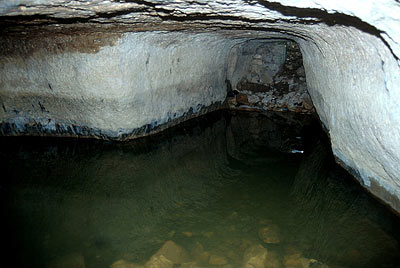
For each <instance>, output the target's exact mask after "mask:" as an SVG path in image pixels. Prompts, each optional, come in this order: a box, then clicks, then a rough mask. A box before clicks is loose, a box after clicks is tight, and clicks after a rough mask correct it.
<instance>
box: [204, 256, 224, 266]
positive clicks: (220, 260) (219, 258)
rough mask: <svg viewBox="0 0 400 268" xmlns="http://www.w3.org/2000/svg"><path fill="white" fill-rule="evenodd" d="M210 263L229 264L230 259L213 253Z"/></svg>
mask: <svg viewBox="0 0 400 268" xmlns="http://www.w3.org/2000/svg"><path fill="white" fill-rule="evenodd" d="M208 263H209V264H211V265H225V264H228V261H227V260H226V258H225V257H222V256H218V255H211V256H210V259H209V260H208Z"/></svg>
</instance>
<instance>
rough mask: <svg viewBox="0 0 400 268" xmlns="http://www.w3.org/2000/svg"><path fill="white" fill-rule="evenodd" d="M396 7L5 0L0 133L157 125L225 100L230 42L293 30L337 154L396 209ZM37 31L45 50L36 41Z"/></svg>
mask: <svg viewBox="0 0 400 268" xmlns="http://www.w3.org/2000/svg"><path fill="white" fill-rule="evenodd" d="M399 14H400V4H399V2H398V1H397V0H383V1H373V0H368V1H363V2H359V1H345V2H340V3H338V2H334V1H331V2H328V1H316V0H302V1H293V0H279V1H278V0H277V1H264V0H260V1H245V0H231V1H220V0H214V1H203V0H198V1H175V0H168V1H158V0H147V1H129V2H110V1H101V0H98V1H72V2H71V1H66V0H60V1H57V2H56V3H53V2H43V1H29V0H20V1H13V2H10V3H8V2H7V3H5V2H3V3H1V4H0V25H1V26H2V27H1V34H2V38H1V48H2V49H1V50H2V51H3V54H2V55H1V56H2V60H1V66H2V67H1V68H0V75H1V77H0V78H1V84H0V94H1V95H0V96H1V101H2V111H1V114H0V120H1V122H2V123H3V126H4V127H3V134H10V133H11V134H12V133H14V132H17V133H21V132H22V133H25V132H26V131H28V132H32V131H36V132H40V133H43V132H45V133H46V132H53V131H55V130H57V131H59V132H61V133H70V134H71V135H76V133H80V135H89V134H90V133H95V134H94V135H95V136H104V137H114V138H123V137H125V136H126V135H128V134H130V135H133V136H141V135H144V134H146V133H149V132H150V131H157V130H160V129H162V128H163V127H162V126H164V127H165V126H168V125H171V124H172V123H168V122H178V121H182V120H185V119H186V118H188V117H189V116H188V115H190V114H193V115H194V114H196V113H197V114H199V113H202V112H203V111H207V110H211V109H213V108H214V107H215V105H214V104H216V103H220V102H222V101H223V100H224V97H225V94H226V92H225V90H226V85H225V79H226V69H227V67H226V66H227V62H228V54H229V50H230V49H231V48H232V47H234V46H235V45H236V44H238V43H240V42H243V41H244V40H255V39H260V40H265V39H268V38H274V39H277V38H285V39H291V40H294V41H296V42H297V43H299V45H300V47H301V50H302V52H303V58H304V67H305V73H306V76H307V85H308V90H309V93H310V95H311V98H312V101H313V103H314V105H315V108H316V111H317V113H318V115H319V117H320V119H321V121H322V122H323V124H324V125H325V127H326V129H327V131H328V132H329V135H330V138H331V142H332V148H333V152H334V154H335V156H336V157H337V160H338V161H339V162H341V163H342V164H343V165H344V166H346V167H347V168H348V169H349V170H350V171H352V172H353V174H354V175H355V176H356V177H357V178H358V179H359V180H360V182H361V183H362V185H364V186H365V187H366V188H367V189H369V190H370V191H371V192H372V193H373V194H374V195H376V196H377V197H378V198H380V199H381V200H383V201H384V202H385V203H387V204H389V205H390V206H391V207H392V208H394V209H395V210H396V211H397V212H400V199H399V198H400V169H399V168H398V167H399V163H400V142H399V141H400V124H399V123H400V122H399V121H400V116H399V115H400V111H399V109H400V108H399V107H400V106H399V104H400V96H399V94H400V90H399V84H400V67H399V66H400V61H399V58H400V34H399V33H400V15H399ZM140 31H145V32H144V33H137V32H140ZM154 31H175V32H174V33H165V32H159V33H155V32H154ZM176 31H181V32H180V33H178V32H176ZM87 32H88V33H89V34H87V36H85V33H87ZM126 32H136V33H126ZM57 34H58V35H60V34H61V36H63V38H66V39H68V40H70V43H71V44H72V46H67V47H65V44H64V43H65V42H58V41H57V40H58V39H57V38H53V39H52V36H56V35H57ZM43 35H46V36H48V38H49V39H46V40H48V42H47V41H46V42H45V44H47V43H49V44H53V46H52V48H53V49H52V50H49V49H47V50H46V49H36V50H35V49H33V48H35V45H37V44H38V42H39V43H40V40H43V37H42V36H43ZM93 35H94V36H99V38H97V37H96V38H93V37H90V36H93ZM108 35H112V37H110V38H111V40H110V39H107V38H106V40H103V39H102V37H104V36H108ZM114 35H117V36H114ZM77 36H81V37H82V36H84V37H85V38H83V40H84V41H80V40H81V39H82V38H77ZM9 38H11V39H12V38H14V39H13V40H14V41H12V42H9V41H8V40H10V39H9ZM30 40H36V41H30ZM71 40H72V41H71ZM74 40H75V41H74ZM85 40H90V42H89V43H90V45H88V44H87V42H86V41H85ZM67 43H68V42H67ZM54 44H55V45H54ZM85 44H86V45H85ZM46 46H50V45H48V44H47V45H46ZM54 50H55V51H58V50H63V52H62V53H53V51H54ZM77 51H78V52H77ZM27 54H28V55H27ZM178 58H179V59H180V60H181V61H180V62H179V63H178ZM146 62H148V64H147V63H146ZM172 66H177V67H174V68H171V69H170V67H172ZM201 107H208V108H205V109H203V110H201V109H200V108H201ZM49 115H50V116H49ZM174 118H175V121H174ZM57 124H58V126H59V127H57ZM90 135H92V134H90Z"/></svg>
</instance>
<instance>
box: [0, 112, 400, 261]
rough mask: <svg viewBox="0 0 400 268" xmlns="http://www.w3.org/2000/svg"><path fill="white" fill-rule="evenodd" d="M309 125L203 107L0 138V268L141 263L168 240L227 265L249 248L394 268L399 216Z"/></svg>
mask: <svg viewBox="0 0 400 268" xmlns="http://www.w3.org/2000/svg"><path fill="white" fill-rule="evenodd" d="M311 121H312V120H311ZM311 121H310V119H309V118H306V117H302V116H299V115H291V114H279V113H273V114H265V115H262V114H257V113H235V114H232V113H227V112H216V113H212V114H210V115H207V116H205V117H202V118H198V119H194V120H191V121H190V122H187V123H184V124H182V125H180V126H178V127H176V128H173V129H170V130H167V131H166V132H164V133H162V134H159V135H155V136H152V137H148V138H143V139H139V140H135V141H131V142H124V143H115V142H105V141H94V140H85V139H58V138H39V137H30V138H27V137H14V138H10V137H2V138H1V139H0V141H1V146H2V147H1V148H2V149H1V154H0V157H1V161H2V162H3V163H5V171H4V174H5V175H3V176H2V179H1V188H0V194H1V204H2V206H1V218H2V228H1V230H2V231H1V235H2V237H3V239H2V241H3V245H6V249H3V250H2V256H1V260H0V262H1V263H0V266H1V267H56V266H57V265H59V263H60V262H62V260H63V259H65V258H66V256H78V257H77V258H79V259H81V260H83V262H84V265H85V267H110V265H111V264H112V263H113V262H115V261H117V260H120V259H124V260H127V261H130V262H134V263H138V264H144V263H146V261H148V260H149V258H150V257H151V256H152V255H153V254H154V253H155V252H156V251H157V250H158V249H159V248H160V247H161V246H162V245H163V244H164V243H165V241H168V240H173V241H174V242H175V243H177V244H179V245H181V246H182V247H183V248H185V249H186V250H187V251H188V252H189V253H190V252H193V250H195V249H196V248H198V247H199V245H201V247H203V248H204V250H205V251H207V252H209V253H210V254H215V255H218V256H223V257H224V258H225V259H226V260H227V261H228V263H229V264H230V265H231V266H230V267H242V263H243V253H244V251H245V250H246V247H248V246H249V245H254V244H260V245H262V246H263V247H265V248H267V249H268V251H269V252H274V254H275V256H276V258H277V259H278V260H279V262H280V263H281V266H280V267H285V260H287V258H288V256H291V255H293V254H298V255H301V257H302V258H309V259H316V260H318V265H319V266H315V267H322V266H321V265H322V264H324V265H326V266H329V267H349V268H356V267H363V268H364V267H371V268H372V267H374V268H378V267H388V268H389V267H390V268H395V267H397V265H398V264H400V257H399V256H400V247H399V241H400V235H399V227H400V221H399V218H398V217H396V216H395V215H393V214H391V213H390V212H389V211H388V210H387V209H386V208H385V207H383V206H382V205H381V204H380V203H378V202H377V201H376V200H375V199H373V198H372V197H371V196H370V195H369V194H367V193H366V192H365V191H364V190H363V189H361V187H360V186H359V185H358V184H357V183H356V182H355V181H354V179H352V178H351V177H350V176H349V175H348V174H347V173H346V172H345V171H344V170H343V169H341V168H340V167H339V166H337V165H336V164H335V163H334V161H333V158H332V155H331V152H330V149H329V146H328V144H327V142H326V140H325V138H324V137H323V135H322V134H321V131H320V130H319V129H317V128H315V127H311V126H308V125H309V124H310V122H311ZM298 151H304V153H303V154H298V153H296V154H294V153H292V152H298ZM263 228H269V230H273V235H272V237H266V236H265V234H263V230H265V229H263ZM326 266H325V267H326ZM177 267H179V266H177ZM202 267H219V266H216V265H214V266H213V265H209V264H207V263H203V264H202ZM220 267H222V266H220ZM313 267H314V266H313Z"/></svg>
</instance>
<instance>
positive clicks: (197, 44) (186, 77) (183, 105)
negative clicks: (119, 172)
mask: <svg viewBox="0 0 400 268" xmlns="http://www.w3.org/2000/svg"><path fill="white" fill-rule="evenodd" d="M100 38H103V39H104V38H107V39H109V40H108V42H107V41H105V40H102V44H106V45H104V46H102V47H94V46H93V44H90V43H89V44H87V43H86V42H84V41H83V42H82V44H80V45H81V47H77V48H76V49H74V48H73V47H72V48H71V47H70V46H68V45H65V40H61V41H60V40H58V41H54V40H51V38H48V39H47V42H41V41H38V40H37V39H36V38H33V39H30V40H26V41H25V42H24V43H22V44H21V45H17V46H18V52H19V53H15V51H13V52H11V50H12V49H13V48H14V46H15V45H16V44H18V40H3V46H2V47H3V48H6V49H5V50H3V53H2V61H1V62H0V81H1V82H0V89H1V90H0V97H1V105H2V109H1V112H0V120H1V121H2V128H1V131H2V132H3V133H2V134H3V135H20V134H24V133H27V134H36V135H40V134H43V133H45V134H56V135H72V136H94V137H100V138H117V139H123V138H125V137H130V138H132V137H139V136H141V135H145V134H148V133H150V132H155V131H157V130H159V129H162V128H163V127H166V126H170V125H172V124H175V123H177V122H180V121H182V120H184V119H188V118H190V117H192V116H195V115H198V114H201V113H205V112H208V111H211V110H213V109H216V108H218V107H219V105H221V104H222V103H223V102H224V100H225V97H226V84H225V79H226V68H227V66H226V61H227V57H228V54H229V51H230V48H231V47H232V42H233V41H232V40H228V39H226V38H223V37H221V36H219V35H217V34H211V33H208V34H188V33H168V32H153V33H124V34H121V35H120V36H118V37H114V36H113V37H109V36H102V37H100ZM61 39H62V38H61ZM88 39H89V38H88ZM110 39H112V40H110ZM89 40H90V39H89ZM95 40H96V39H95ZM55 42H60V43H61V44H64V47H62V48H60V47H58V46H54V45H52V44H54V43H55ZM75 42H76V41H75ZM75 42H72V44H74V45H75V46H76V43H75ZM72 44H71V45H72ZM79 50H80V51H79Z"/></svg>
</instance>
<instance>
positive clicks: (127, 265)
mask: <svg viewBox="0 0 400 268" xmlns="http://www.w3.org/2000/svg"><path fill="white" fill-rule="evenodd" d="M110 268H143V266H141V265H137V264H134V263H132V262H128V261H126V260H118V261H116V262H114V263H113V264H111V266H110Z"/></svg>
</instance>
